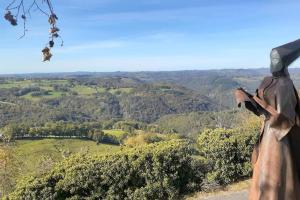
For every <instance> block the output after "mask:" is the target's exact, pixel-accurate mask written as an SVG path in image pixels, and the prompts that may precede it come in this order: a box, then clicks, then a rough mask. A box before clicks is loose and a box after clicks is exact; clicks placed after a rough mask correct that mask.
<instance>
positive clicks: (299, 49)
mask: <svg viewBox="0 0 300 200" xmlns="http://www.w3.org/2000/svg"><path fill="white" fill-rule="evenodd" d="M299 56H300V39H299V40H296V41H294V42H290V43H287V44H284V45H281V46H279V47H276V48H274V49H272V51H271V69H273V71H280V70H282V69H285V68H287V67H288V66H289V65H290V64H292V63H293V62H294V61H295V60H296V59H297V58H298V57H299Z"/></svg>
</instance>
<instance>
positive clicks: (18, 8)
mask: <svg viewBox="0 0 300 200" xmlns="http://www.w3.org/2000/svg"><path fill="white" fill-rule="evenodd" d="M26 1H32V2H31V3H30V4H25V2H26ZM25 5H29V6H28V8H27V9H26V8H25ZM26 7H27V6H26ZM44 7H46V8H47V10H48V11H46V10H45V9H44ZM34 8H35V10H33V9H34ZM32 11H39V12H41V13H42V14H44V15H46V16H47V18H48V23H49V24H50V31H49V32H50V33H49V34H50V35H49V42H48V43H47V45H46V47H45V48H44V49H43V50H42V53H43V57H44V58H43V61H50V58H51V57H52V54H51V52H50V50H51V48H53V47H54V44H55V42H54V40H55V39H57V38H59V39H60V40H61V46H63V43H64V42H63V40H62V38H61V36H60V35H59V33H58V32H59V31H60V29H59V28H58V27H57V26H56V22H57V20H58V17H57V16H56V14H55V12H54V9H53V5H52V2H51V0H12V1H11V2H10V3H9V4H8V6H7V7H6V13H5V15H4V18H5V19H6V20H7V21H9V22H10V24H11V25H13V26H17V25H18V21H19V20H22V22H23V34H22V35H21V36H20V38H19V39H21V38H23V37H25V36H26V32H27V31H28V30H27V28H26V22H27V18H28V16H29V17H31V12H32Z"/></svg>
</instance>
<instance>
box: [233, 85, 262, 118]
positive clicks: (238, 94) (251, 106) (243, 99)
mask: <svg viewBox="0 0 300 200" xmlns="http://www.w3.org/2000/svg"><path fill="white" fill-rule="evenodd" d="M234 95H235V99H236V102H237V105H238V107H241V106H242V104H244V105H245V107H246V108H247V109H248V110H249V111H251V112H253V113H254V114H255V115H257V116H259V115H260V114H261V109H260V106H259V105H258V104H257V103H256V102H255V101H254V100H253V96H252V95H251V94H249V93H248V92H246V91H245V90H243V89H242V88H238V89H236V90H235V92H234Z"/></svg>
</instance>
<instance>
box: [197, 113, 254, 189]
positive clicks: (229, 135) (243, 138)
mask: <svg viewBox="0 0 300 200" xmlns="http://www.w3.org/2000/svg"><path fill="white" fill-rule="evenodd" d="M258 124H259V120H257V119H251V118H250V119H249V121H248V122H247V123H246V124H245V125H244V126H242V127H240V128H235V129H223V128H218V129H206V130H204V131H203V132H202V133H201V134H200V136H199V138H198V147H199V152H200V155H202V156H203V157H204V158H205V159H206V161H207V163H208V168H209V171H210V172H209V173H208V174H207V181H208V182H210V183H216V184H218V185H224V184H228V183H232V182H234V181H237V180H240V179H242V178H245V177H249V176H250V175H251V172H252V166H251V153H252V150H253V147H254V144H255V143H256V142H257V141H258V135H259V125H258Z"/></svg>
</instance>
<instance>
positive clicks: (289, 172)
mask: <svg viewBox="0 0 300 200" xmlns="http://www.w3.org/2000/svg"><path fill="white" fill-rule="evenodd" d="M299 56H300V40H297V41H294V42H291V43H288V44H285V45H282V46H280V47H277V48H274V49H273V50H272V51H271V73H272V76H270V77H265V78H264V80H263V81H262V83H261V85H260V86H259V88H258V89H257V90H256V94H255V95H253V96H252V95H251V94H249V93H247V92H245V91H244V90H243V89H238V90H236V92H235V96H236V99H237V102H238V105H239V106H240V105H241V103H244V104H245V106H246V108H247V109H249V110H250V111H252V112H254V113H255V114H256V115H264V119H265V120H264V123H263V125H262V130H261V133H260V139H259V142H258V143H257V145H256V146H255V148H254V151H253V155H252V164H253V179H252V183H251V187H250V191H249V200H300V118H299V114H300V101H299V97H298V93H297V90H296V89H295V87H294V84H293V82H292V80H291V79H290V76H289V73H288V66H289V65H290V64H291V63H292V62H293V61H295V60H296V59H297V58H298V57H299Z"/></svg>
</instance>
